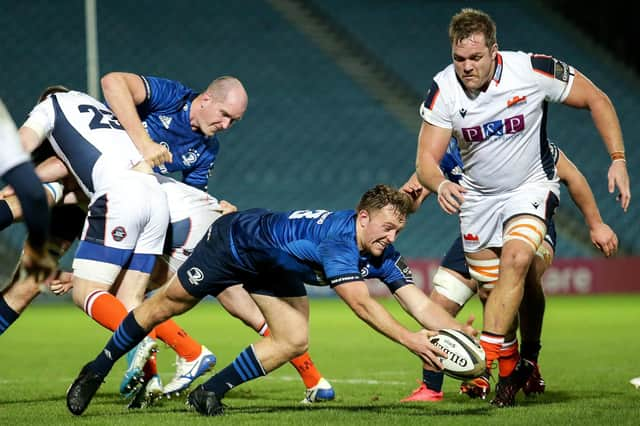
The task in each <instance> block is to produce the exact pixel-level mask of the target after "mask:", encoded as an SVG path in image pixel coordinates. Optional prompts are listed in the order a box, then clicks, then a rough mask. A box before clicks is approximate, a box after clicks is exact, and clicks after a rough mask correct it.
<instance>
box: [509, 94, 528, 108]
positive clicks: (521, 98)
mask: <svg viewBox="0 0 640 426" xmlns="http://www.w3.org/2000/svg"><path fill="white" fill-rule="evenodd" d="M526 101H527V97H526V96H518V95H516V96H514V97H513V98H511V99H509V100H508V101H507V108H510V107H512V106H514V105H515V104H519V103H521V102H526Z"/></svg>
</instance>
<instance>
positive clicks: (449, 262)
mask: <svg viewBox="0 0 640 426" xmlns="http://www.w3.org/2000/svg"><path fill="white" fill-rule="evenodd" d="M544 239H545V241H546V242H548V243H549V244H550V245H551V247H552V248H553V251H554V252H555V251H556V241H557V240H556V224H555V222H554V221H553V219H549V220H548V221H547V234H546V235H545V236H544ZM440 266H443V267H445V268H447V269H451V270H452V271H455V272H457V273H459V274H460V275H462V276H463V277H465V278H466V279H470V278H471V276H470V275H469V267H468V266H467V261H466V260H465V258H464V249H463V248H462V237H461V236H458V238H456V240H455V241H454V242H453V244H451V247H449V250H447V253H446V254H445V255H444V258H443V259H442V262H440Z"/></svg>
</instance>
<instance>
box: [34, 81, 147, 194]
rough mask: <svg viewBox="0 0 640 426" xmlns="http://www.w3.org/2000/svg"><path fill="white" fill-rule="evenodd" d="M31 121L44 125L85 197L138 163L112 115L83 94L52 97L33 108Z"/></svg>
mask: <svg viewBox="0 0 640 426" xmlns="http://www.w3.org/2000/svg"><path fill="white" fill-rule="evenodd" d="M32 119H33V120H38V121H40V122H41V123H44V126H45V128H46V129H47V130H48V136H50V140H51V143H52V146H53V148H54V150H55V151H56V153H57V154H58V155H59V156H60V157H61V158H62V160H63V161H64V162H65V163H66V164H67V166H68V167H70V168H71V171H72V173H73V174H74V175H76V177H77V178H78V180H79V181H80V183H81V185H82V186H83V190H85V192H86V193H87V194H88V195H89V196H90V195H91V193H93V192H95V191H96V189H97V188H98V187H99V186H100V185H101V184H102V182H103V181H105V180H108V179H109V178H110V176H112V175H114V174H115V173H118V171H120V170H128V169H130V168H131V167H132V166H134V165H135V164H137V163H138V162H140V161H142V156H141V154H140V153H139V152H138V150H137V149H136V147H135V145H134V144H133V142H132V141H131V139H130V138H129V136H128V135H127V132H126V131H125V130H124V128H123V127H122V126H121V125H120V123H119V122H118V121H117V120H116V119H115V117H114V116H113V113H112V112H111V111H110V110H109V109H108V108H107V107H106V106H105V105H104V104H102V103H101V102H99V101H98V100H96V99H94V98H93V97H91V96H89V95H87V94H85V93H81V92H74V91H71V92H67V93H56V94H54V95H52V96H50V97H49V98H47V99H46V100H45V101H43V102H41V103H40V104H39V105H37V106H36V107H35V108H34V110H33V111H32V112H31V117H30V120H32Z"/></svg>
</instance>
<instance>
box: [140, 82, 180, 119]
mask: <svg viewBox="0 0 640 426" xmlns="http://www.w3.org/2000/svg"><path fill="white" fill-rule="evenodd" d="M140 78H141V79H142V82H143V83H144V87H145V90H146V92H147V95H146V100H145V101H144V102H143V103H142V104H141V105H140V106H139V107H142V108H144V109H145V110H146V112H159V111H175V110H177V109H178V108H180V107H181V106H182V105H183V104H184V101H185V100H186V98H187V97H188V96H187V94H188V93H190V89H188V88H187V87H186V86H184V85H183V84H182V83H179V82H177V81H174V80H168V79H166V78H158V77H150V76H142V75H141V76H140Z"/></svg>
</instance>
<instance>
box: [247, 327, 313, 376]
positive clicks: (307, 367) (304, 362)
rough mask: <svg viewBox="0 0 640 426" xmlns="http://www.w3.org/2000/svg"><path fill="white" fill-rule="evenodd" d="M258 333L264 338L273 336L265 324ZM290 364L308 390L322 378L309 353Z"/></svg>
mask: <svg viewBox="0 0 640 426" xmlns="http://www.w3.org/2000/svg"><path fill="white" fill-rule="evenodd" d="M258 333H259V334H260V335H261V336H264V337H267V336H268V335H269V334H271V332H270V331H269V326H268V325H267V323H264V324H263V325H262V327H260V330H258ZM290 362H291V364H292V365H293V366H294V367H295V369H296V370H297V371H298V374H300V378H301V379H302V381H303V382H304V385H305V386H306V387H307V388H312V387H314V386H315V385H317V384H318V382H319V381H320V379H321V378H322V374H320V372H319V371H318V369H317V368H316V366H315V364H314V363H313V360H312V359H311V356H310V355H309V352H305V353H303V354H302V355H300V356H298V357H296V358H294V359H292V360H291V361H290Z"/></svg>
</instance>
